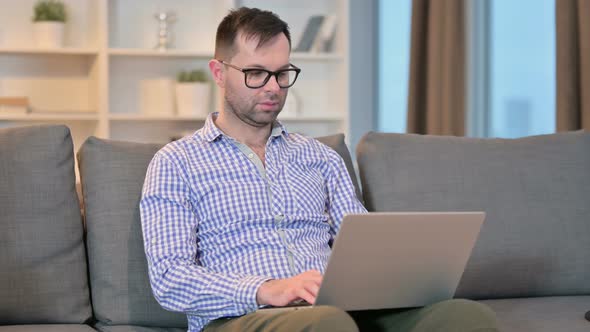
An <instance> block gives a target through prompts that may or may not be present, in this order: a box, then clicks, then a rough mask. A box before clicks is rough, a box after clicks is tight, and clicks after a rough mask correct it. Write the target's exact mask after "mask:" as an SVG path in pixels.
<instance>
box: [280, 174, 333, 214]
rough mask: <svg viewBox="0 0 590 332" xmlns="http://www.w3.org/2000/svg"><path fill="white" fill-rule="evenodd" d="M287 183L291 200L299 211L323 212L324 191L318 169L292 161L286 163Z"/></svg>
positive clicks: (324, 203)
mask: <svg viewBox="0 0 590 332" xmlns="http://www.w3.org/2000/svg"><path fill="white" fill-rule="evenodd" d="M286 174H287V183H288V185H289V193H290V197H291V202H292V204H289V205H292V206H293V207H294V208H295V210H296V211H297V212H299V213H304V214H306V213H312V214H315V213H322V214H323V213H324V212H325V207H326V191H325V185H324V177H323V176H322V174H321V172H320V171H319V170H318V169H315V168H313V167H310V166H309V165H306V164H302V163H298V162H292V163H289V164H288V165H287V171H286Z"/></svg>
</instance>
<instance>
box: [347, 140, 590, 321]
mask: <svg viewBox="0 0 590 332" xmlns="http://www.w3.org/2000/svg"><path fill="white" fill-rule="evenodd" d="M357 153H358V155H357V161H358V163H359V172H360V175H361V181H362V185H363V192H364V198H365V203H366V206H367V208H368V209H369V210H370V211H485V212H486V213H487V216H486V220H485V222H484V225H483V227H482V230H481V232H480V236H479V239H478V241H477V243H476V246H475V248H474V250H473V252H472V255H471V258H470V260H469V262H468V264H467V267H466V269H465V272H464V274H463V278H462V280H461V282H460V284H459V288H458V289H457V294H456V295H457V297H468V298H474V299H490V298H502V297H506V298H508V297H528V296H530V297H533V296H543V295H576V294H590V283H589V282H588V280H590V264H587V259H588V253H589V252H590V222H589V220H590V204H589V202H590V201H589V199H588V197H590V134H588V133H582V132H574V133H560V134H553V135H543V136H535V137H527V138H521V139H475V138H464V137H463V138H459V137H442V136H439V137H437V136H420V135H409V134H384V133H370V134H367V135H366V136H365V137H363V139H362V140H361V142H360V143H359V146H358V148H357ZM589 309H590V308H589Z"/></svg>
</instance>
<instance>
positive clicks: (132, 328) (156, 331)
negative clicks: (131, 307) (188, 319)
mask: <svg viewBox="0 0 590 332" xmlns="http://www.w3.org/2000/svg"><path fill="white" fill-rule="evenodd" d="M95 328H96V329H97V330H99V331H101V332H186V328H178V327H146V326H136V325H105V324H100V323H99V324H97V325H96V326H95Z"/></svg>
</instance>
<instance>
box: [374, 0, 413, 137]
mask: <svg viewBox="0 0 590 332" xmlns="http://www.w3.org/2000/svg"><path fill="white" fill-rule="evenodd" d="M378 12H379V55H378V57H379V67H378V68H379V70H378V72H379V74H378V76H379V78H378V79H379V105H378V107H379V108H378V113H379V114H378V116H377V119H378V120H377V121H378V122H377V130H379V131H383V132H398V133H403V132H405V131H406V118H407V115H406V113H407V109H408V107H407V104H408V75H409V68H410V27H411V24H410V23H411V16H412V1H411V0H395V1H390V0H380V1H379V10H378Z"/></svg>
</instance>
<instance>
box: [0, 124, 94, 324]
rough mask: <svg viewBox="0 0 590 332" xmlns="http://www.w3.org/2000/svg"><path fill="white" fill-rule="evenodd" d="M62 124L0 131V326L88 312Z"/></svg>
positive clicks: (63, 320) (81, 318)
mask: <svg viewBox="0 0 590 332" xmlns="http://www.w3.org/2000/svg"><path fill="white" fill-rule="evenodd" d="M75 183H76V177H75V173H74V149H73V144H72V138H71V136H70V131H69V129H68V128H67V127H65V126H31V127H22V128H8V129H0V325H13V324H76V323H78V324H79V323H84V322H86V321H87V320H89V319H90V318H91V316H92V310H91V307H90V291H89V289H88V275H87V272H86V270H87V269H86V253H85V249H84V242H83V232H84V230H83V224H82V216H81V214H80V209H79V202H78V197H77V195H76V189H75Z"/></svg>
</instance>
